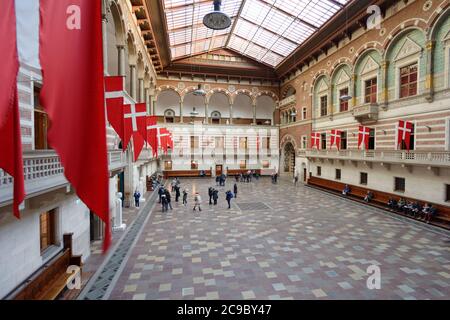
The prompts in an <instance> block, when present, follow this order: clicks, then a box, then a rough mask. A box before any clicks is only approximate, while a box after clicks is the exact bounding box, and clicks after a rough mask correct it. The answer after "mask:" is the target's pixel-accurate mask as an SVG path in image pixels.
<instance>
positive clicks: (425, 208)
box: [420, 202, 430, 220]
mask: <svg viewBox="0 0 450 320" xmlns="http://www.w3.org/2000/svg"><path fill="white" fill-rule="evenodd" d="M429 212H430V205H429V204H428V202H425V204H424V205H423V208H422V210H421V211H420V219H421V220H426V218H427V214H428V213H429Z"/></svg>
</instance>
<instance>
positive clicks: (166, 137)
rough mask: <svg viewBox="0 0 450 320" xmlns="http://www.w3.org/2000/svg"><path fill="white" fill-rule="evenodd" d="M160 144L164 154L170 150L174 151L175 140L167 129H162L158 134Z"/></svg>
mask: <svg viewBox="0 0 450 320" xmlns="http://www.w3.org/2000/svg"><path fill="white" fill-rule="evenodd" d="M158 143H159V144H160V146H161V148H162V149H163V151H164V153H165V154H167V153H168V150H169V149H172V150H173V139H172V134H171V133H170V131H169V130H167V129H166V128H161V130H160V131H159V134H158Z"/></svg>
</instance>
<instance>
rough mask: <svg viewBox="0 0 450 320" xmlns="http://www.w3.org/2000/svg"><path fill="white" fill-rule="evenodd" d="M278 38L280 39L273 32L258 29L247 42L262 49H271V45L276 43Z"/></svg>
mask: <svg viewBox="0 0 450 320" xmlns="http://www.w3.org/2000/svg"><path fill="white" fill-rule="evenodd" d="M279 37H280V36H279V35H277V34H275V33H273V32H270V31H266V30H264V29H262V28H259V30H258V31H256V33H255V35H254V36H253V37H252V38H250V39H249V40H250V41H252V42H254V43H256V44H258V45H260V46H262V47H264V48H268V47H271V46H272V44H273V43H274V42H275V41H277V39H278V38H279Z"/></svg>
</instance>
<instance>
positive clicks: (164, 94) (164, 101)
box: [154, 86, 180, 116]
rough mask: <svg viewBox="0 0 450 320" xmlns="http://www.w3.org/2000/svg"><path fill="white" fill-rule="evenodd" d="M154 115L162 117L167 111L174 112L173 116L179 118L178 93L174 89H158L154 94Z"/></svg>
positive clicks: (164, 87) (165, 87)
mask: <svg viewBox="0 0 450 320" xmlns="http://www.w3.org/2000/svg"><path fill="white" fill-rule="evenodd" d="M154 104H155V106H154V108H155V115H157V116H164V112H165V111H166V110H167V109H172V110H174V111H175V115H176V116H179V113H180V112H179V110H180V93H179V92H178V91H177V90H176V88H173V87H170V86H163V87H158V88H157V89H156V92H155V102H154Z"/></svg>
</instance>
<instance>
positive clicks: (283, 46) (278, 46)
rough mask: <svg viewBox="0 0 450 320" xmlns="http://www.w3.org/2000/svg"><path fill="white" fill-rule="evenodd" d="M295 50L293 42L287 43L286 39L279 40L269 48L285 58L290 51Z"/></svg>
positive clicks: (295, 46)
mask: <svg viewBox="0 0 450 320" xmlns="http://www.w3.org/2000/svg"><path fill="white" fill-rule="evenodd" d="M296 48H297V45H296V44H295V43H293V42H290V41H287V40H286V39H283V38H279V39H278V40H277V41H276V42H275V43H274V44H273V46H271V50H272V51H275V52H276V53H278V54H280V55H282V56H287V55H289V54H290V53H291V52H292V51H294V50H295V49H296Z"/></svg>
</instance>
